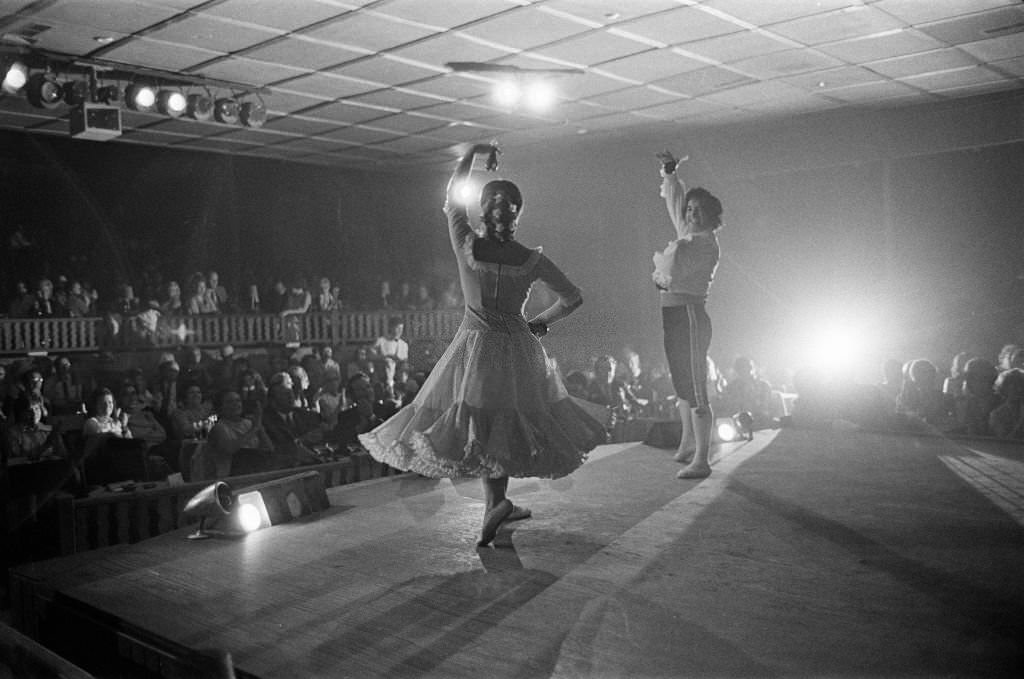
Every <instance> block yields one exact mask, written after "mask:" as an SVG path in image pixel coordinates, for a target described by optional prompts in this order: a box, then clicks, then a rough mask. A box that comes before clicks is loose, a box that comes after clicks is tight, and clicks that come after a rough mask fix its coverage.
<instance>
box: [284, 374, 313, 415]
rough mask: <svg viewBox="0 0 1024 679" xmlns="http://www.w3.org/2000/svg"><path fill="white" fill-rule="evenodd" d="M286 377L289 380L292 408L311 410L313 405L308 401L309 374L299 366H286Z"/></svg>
mask: <svg viewBox="0 0 1024 679" xmlns="http://www.w3.org/2000/svg"><path fill="white" fill-rule="evenodd" d="M288 376H289V377H290V378H291V389H292V406H293V407H295V408H302V409H303V410H313V406H314V404H313V403H311V399H310V393H309V390H310V384H311V383H310V381H309V373H307V372H306V369H305V368H303V367H302V366H301V365H290V366H288Z"/></svg>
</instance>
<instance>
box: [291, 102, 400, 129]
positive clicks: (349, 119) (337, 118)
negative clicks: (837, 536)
mask: <svg viewBox="0 0 1024 679" xmlns="http://www.w3.org/2000/svg"><path fill="white" fill-rule="evenodd" d="M388 114H389V112H388V111H384V110H381V109H379V108H376V107H373V106H360V105H358V104H352V103H349V102H347V101H337V102H334V103H333V104H324V105H323V106H318V107H317V108H315V109H312V110H310V111H307V112H306V115H308V116H310V117H313V118H318V119H322V120H326V121H331V122H333V124H334V125H354V124H356V123H365V122H367V121H369V120H375V119H376V118H381V117H383V116H386V115H388Z"/></svg>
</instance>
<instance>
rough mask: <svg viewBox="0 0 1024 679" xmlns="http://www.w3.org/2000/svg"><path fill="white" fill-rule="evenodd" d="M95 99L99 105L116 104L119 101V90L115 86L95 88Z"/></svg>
mask: <svg viewBox="0 0 1024 679" xmlns="http://www.w3.org/2000/svg"><path fill="white" fill-rule="evenodd" d="M95 98H96V101H97V102H98V103H101V104H116V103H118V102H119V101H121V88H120V87H118V86H117V85H103V86H101V87H97V88H96V94H95Z"/></svg>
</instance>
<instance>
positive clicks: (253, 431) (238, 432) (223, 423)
mask: <svg viewBox="0 0 1024 679" xmlns="http://www.w3.org/2000/svg"><path fill="white" fill-rule="evenodd" d="M219 400H220V403H219V404H218V406H217V423H216V424H215V425H213V428H212V429H211V430H210V435H209V437H208V439H207V441H206V446H205V448H204V450H203V455H204V457H205V459H206V460H208V461H209V462H210V463H211V464H210V466H211V467H212V469H210V468H209V467H207V468H205V469H204V470H203V471H204V474H203V477H202V478H224V477H226V476H228V475H230V474H231V463H232V460H233V459H234V457H235V454H236V453H238V451H239V450H241V449H243V448H246V449H250V450H259V451H264V452H265V453H266V456H267V465H268V467H269V463H270V457H271V454H272V452H273V449H274V444H273V443H271V441H270V438H269V437H268V436H267V432H266V431H265V430H264V429H263V423H262V421H261V417H262V413H259V412H257V414H255V415H254V416H252V417H251V418H249V417H245V414H244V412H243V404H242V397H241V395H240V394H239V393H238V392H236V391H233V390H228V391H225V392H223V393H222V394H221V395H220V399H219ZM210 471H212V472H213V473H212V474H211V473H209V472H210ZM195 476H196V475H195V474H193V477H195ZM194 480H195V479H194Z"/></svg>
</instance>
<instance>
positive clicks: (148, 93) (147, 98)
mask: <svg viewBox="0 0 1024 679" xmlns="http://www.w3.org/2000/svg"><path fill="white" fill-rule="evenodd" d="M155 103H156V92H154V91H153V89H152V88H149V87H140V88H139V89H138V90H136V91H135V105H136V106H138V107H139V108H151V107H152V106H153V104H155Z"/></svg>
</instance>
